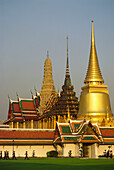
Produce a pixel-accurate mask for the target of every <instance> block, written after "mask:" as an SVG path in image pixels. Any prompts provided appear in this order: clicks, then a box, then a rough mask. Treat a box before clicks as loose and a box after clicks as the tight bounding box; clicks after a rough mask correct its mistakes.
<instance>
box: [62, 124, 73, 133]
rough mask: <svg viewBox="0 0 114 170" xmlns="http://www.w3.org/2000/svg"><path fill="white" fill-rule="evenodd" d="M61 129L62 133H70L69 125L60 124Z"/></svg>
mask: <svg viewBox="0 0 114 170" xmlns="http://www.w3.org/2000/svg"><path fill="white" fill-rule="evenodd" d="M61 129H62V133H70V134H71V130H70V127H69V126H61Z"/></svg>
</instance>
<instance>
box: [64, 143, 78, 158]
mask: <svg viewBox="0 0 114 170" xmlns="http://www.w3.org/2000/svg"><path fill="white" fill-rule="evenodd" d="M70 150H71V152H72V156H79V146H78V144H64V148H63V156H65V157H66V156H69V154H68V152H69V151H70Z"/></svg>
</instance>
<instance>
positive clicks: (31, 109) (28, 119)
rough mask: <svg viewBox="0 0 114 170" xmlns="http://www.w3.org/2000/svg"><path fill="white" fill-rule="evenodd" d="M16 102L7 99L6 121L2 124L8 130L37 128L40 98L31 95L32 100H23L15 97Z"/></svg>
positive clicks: (37, 95)
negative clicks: (8, 128)
mask: <svg viewBox="0 0 114 170" xmlns="http://www.w3.org/2000/svg"><path fill="white" fill-rule="evenodd" d="M17 98H18V100H17V101H14V100H11V98H10V97H9V110H8V119H7V120H6V121H4V122H3V123H4V124H6V125H9V127H10V128H24V129H25V128H38V121H37V120H38V117H39V105H40V96H39V94H38V92H37V91H36V95H35V96H34V95H33V94H32V99H23V98H20V97H19V96H17Z"/></svg>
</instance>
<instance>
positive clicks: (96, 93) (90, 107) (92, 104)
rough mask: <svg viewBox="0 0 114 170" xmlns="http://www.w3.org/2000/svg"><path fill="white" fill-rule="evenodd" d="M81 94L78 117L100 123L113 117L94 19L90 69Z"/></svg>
mask: <svg viewBox="0 0 114 170" xmlns="http://www.w3.org/2000/svg"><path fill="white" fill-rule="evenodd" d="M84 83H85V86H84V87H82V88H81V89H82V92H81V95H80V104H79V113H78V119H86V120H91V121H92V122H99V125H102V123H103V122H104V121H105V122H107V121H109V120H110V119H112V117H113V114H112V111H111V106H110V100H109V92H108V90H107V85H103V83H104V80H103V77H102V74H101V71H100V67H99V63H98V57H97V52H96V47H95V38H94V28H93V21H92V33H91V49H90V57H89V64H88V70H87V74H86V78H85V80H84Z"/></svg>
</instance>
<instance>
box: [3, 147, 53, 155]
mask: <svg viewBox="0 0 114 170" xmlns="http://www.w3.org/2000/svg"><path fill="white" fill-rule="evenodd" d="M6 150H7V151H9V157H12V153H13V146H7V145H6V146H0V151H2V156H4V151H6ZM51 150H55V148H54V147H53V145H34V146H30V145H28V146H19V145H18V146H14V151H15V155H16V157H25V152H26V151H28V156H30V157H32V155H33V151H35V156H36V157H47V154H46V153H47V152H49V151H51Z"/></svg>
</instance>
